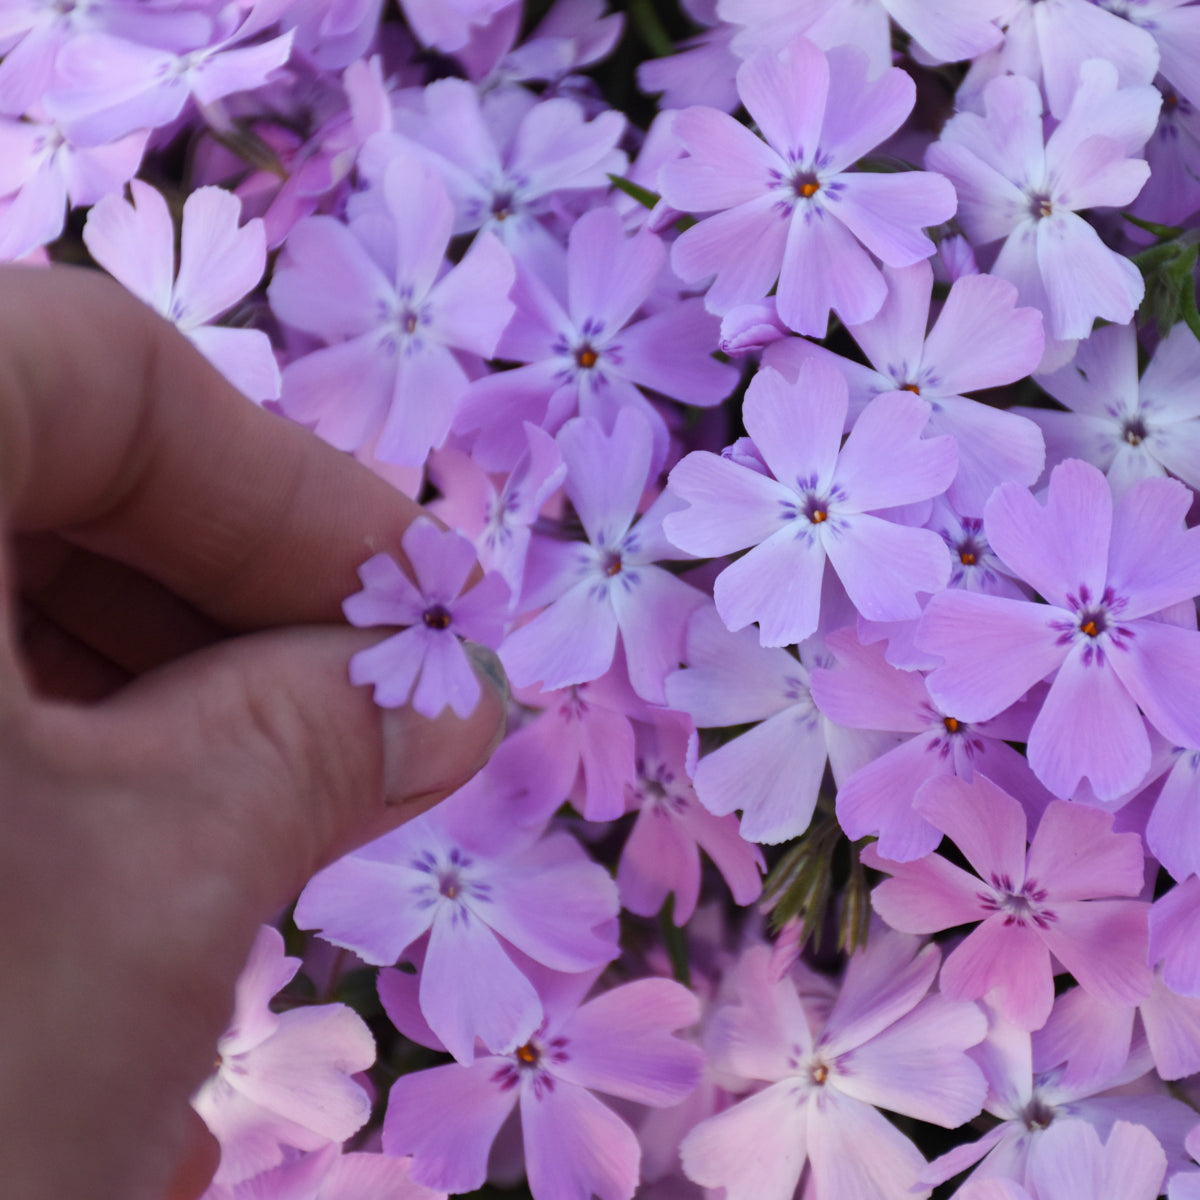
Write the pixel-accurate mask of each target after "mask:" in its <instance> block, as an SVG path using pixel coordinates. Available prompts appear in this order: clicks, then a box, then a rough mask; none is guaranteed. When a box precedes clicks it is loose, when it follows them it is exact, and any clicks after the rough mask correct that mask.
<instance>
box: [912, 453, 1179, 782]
mask: <svg viewBox="0 0 1200 1200" xmlns="http://www.w3.org/2000/svg"><path fill="white" fill-rule="evenodd" d="M1192 500H1193V494H1192V492H1191V490H1190V489H1189V488H1186V487H1184V485H1183V484H1181V483H1177V482H1176V481H1174V480H1170V479H1146V480H1142V481H1141V482H1140V483H1138V484H1135V485H1134V486H1133V487H1132V488H1130V489H1129V490H1128V491H1127V492H1126V493H1125V494H1124V496H1122V497H1121V499H1120V500H1119V501H1118V502H1117V503H1116V504H1115V506H1114V503H1113V498H1112V492H1111V490H1110V488H1109V485H1108V481H1107V480H1106V479H1105V478H1104V476H1103V475H1102V474H1101V473H1100V471H1098V470H1097V469H1096V468H1095V467H1093V466H1091V465H1090V464H1089V463H1085V462H1081V461H1080V460H1078V459H1070V460H1068V461H1067V462H1065V463H1063V464H1061V465H1060V466H1058V467H1055V469H1054V471H1053V472H1052V473H1051V475H1050V486H1049V489H1048V491H1047V494H1046V503H1045V505H1041V504H1039V503H1038V502H1037V500H1036V499H1035V498H1034V496H1033V494H1032V493H1031V492H1030V491H1029V490H1028V489H1027V488H1022V487H1018V486H1017V485H1016V484H1004V485H1003V486H1001V487H999V488H997V489H996V492H995V494H994V495H993V496H992V498H991V500H989V501H988V505H987V508H986V509H985V512H984V526H985V528H986V530H987V537H988V541H989V542H990V543H991V545H992V548H993V550H995V552H996V553H997V554H998V555H999V556H1000V558H1001V559H1003V561H1004V562H1005V563H1007V565H1008V566H1009V568H1010V569H1011V570H1012V572H1013V574H1014V575H1015V576H1016V577H1018V578H1020V579H1023V580H1025V581H1027V582H1028V583H1029V584H1030V586H1032V587H1033V589H1034V590H1035V591H1036V592H1037V593H1038V594H1039V595H1041V596H1044V597H1045V599H1046V601H1047V603H1045V604H1035V603H1033V602H1032V601H1024V600H1010V599H1006V598H1005V597H1002V596H987V595H981V594H978V593H971V592H964V591H961V590H959V591H947V592H943V593H942V594H940V595H938V596H934V597H933V599H932V600H930V602H929V605H928V607H927V608H926V610H925V614H924V616H923V617H922V619H921V628H920V631H919V633H918V636H917V642H918V645H920V646H922V647H923V648H924V649H926V650H929V651H931V652H932V653H934V654H939V655H941V656H942V658H943V659H944V660H945V663H944V665H943V666H941V667H939V668H938V669H937V670H935V671H933V672H932V673H931V674H930V676H929V692H930V695H931V696H933V697H934V699H935V700H936V701H937V703H938V704H939V706H940V707H941V708H942V709H943V710H944V711H945V712H949V713H954V714H955V715H956V716H957V717H959V718H960V719H961V720H965V721H983V720H987V719H988V718H990V717H994V716H996V715H997V714H999V713H1001V712H1003V711H1004V709H1006V708H1007V707H1008V706H1009V705H1010V704H1012V703H1013V702H1014V701H1016V700H1018V699H1020V697H1021V696H1023V695H1024V694H1025V693H1026V692H1027V691H1028V690H1029V689H1030V688H1031V687H1033V685H1034V684H1036V683H1038V682H1039V681H1040V680H1042V679H1045V678H1047V677H1049V676H1051V675H1053V682H1052V683H1051V685H1050V690H1049V692H1048V694H1047V695H1046V699H1045V701H1044V703H1043V704H1042V706H1041V710H1040V711H1039V713H1038V715H1037V718H1036V719H1035V720H1034V722H1033V727H1032V729H1031V730H1030V734H1029V742H1028V758H1029V765H1030V766H1031V767H1032V768H1033V770H1034V773H1035V774H1036V775H1037V777H1038V778H1039V779H1040V780H1041V781H1042V783H1044V784H1045V785H1046V787H1047V788H1049V789H1050V791H1051V792H1053V793H1054V794H1055V795H1056V796H1063V797H1069V796H1071V795H1073V794H1074V792H1075V790H1076V789H1077V788H1078V787H1079V784H1080V781H1081V780H1082V779H1083V778H1084V777H1086V778H1087V779H1088V781H1089V782H1090V784H1091V787H1092V789H1093V791H1094V792H1095V794H1096V796H1097V797H1099V798H1100V799H1102V800H1103V799H1113V798H1115V797H1117V796H1120V795H1122V794H1124V793H1126V792H1129V791H1131V790H1132V789H1134V788H1136V787H1137V786H1138V784H1139V783H1141V782H1142V780H1143V779H1144V778H1145V777H1146V773H1147V771H1148V770H1149V767H1150V739H1149V737H1148V735H1147V732H1146V723H1145V722H1146V720H1148V721H1149V722H1150V723H1151V725H1153V726H1154V727H1155V728H1156V729H1157V730H1158V731H1159V732H1160V733H1161V734H1162V735H1163V736H1164V737H1166V738H1168V739H1169V740H1170V741H1172V742H1173V743H1175V744H1176V745H1180V746H1200V708H1198V707H1197V705H1196V704H1195V696H1194V685H1195V681H1196V680H1197V679H1200V633H1197V632H1196V631H1195V616H1194V612H1193V615H1192V619H1191V627H1190V628H1188V627H1186V626H1184V627H1181V626H1180V625H1177V624H1172V623H1171V621H1169V620H1166V619H1162V618H1160V616H1159V614H1164V616H1165V615H1166V610H1168V609H1170V608H1171V607H1172V606H1173V605H1177V604H1179V603H1180V602H1183V601H1190V600H1191V598H1192V597H1193V596H1195V595H1196V594H1197V592H1200V529H1191V530H1189V529H1186V528H1185V526H1184V517H1185V515H1186V513H1187V510H1188V508H1189V507H1190V506H1191V504H1192ZM1139 709H1140V710H1141V711H1140V712H1139ZM1143 714H1145V720H1143Z"/></svg>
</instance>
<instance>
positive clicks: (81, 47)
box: [46, 0, 293, 142]
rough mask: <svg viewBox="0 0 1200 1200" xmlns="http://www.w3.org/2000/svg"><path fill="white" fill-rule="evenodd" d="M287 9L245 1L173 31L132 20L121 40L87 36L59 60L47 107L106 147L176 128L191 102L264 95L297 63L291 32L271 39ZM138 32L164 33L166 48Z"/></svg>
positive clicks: (271, 0)
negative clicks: (139, 132)
mask: <svg viewBox="0 0 1200 1200" xmlns="http://www.w3.org/2000/svg"><path fill="white" fill-rule="evenodd" d="M283 7H284V5H283V4H281V3H280V0H246V2H245V3H238V4H225V5H220V6H213V7H212V8H210V9H209V10H208V11H207V12H205V11H204V10H203V9H201V7H200V6H199V5H193V6H192V11H191V12H190V13H188V14H187V15H188V17H190V20H186V21H180V22H178V23H176V25H175V27H174V28H173V29H170V28H168V29H166V30H164V29H162V28H161V27H156V23H155V22H154V21H151V22H149V23H148V25H145V26H139V23H138V22H134V21H131V20H130V19H129V17H128V16H126V18H125V20H124V21H123V22H121V24H120V26H119V28H120V36H119V35H118V34H117V33H114V32H102V31H89V32H81V33H80V34H79V35H78V36H76V37H73V38H71V39H70V40H69V41H67V42H66V44H65V45H63V46H62V48H61V49H60V50H59V52H58V54H57V55H56V56H55V61H54V72H55V84H54V87H53V90H52V91H51V92H50V93H49V95H48V96H47V98H46V100H47V105H48V107H49V109H50V111H51V113H52V114H53V115H54V116H55V117H57V118H59V119H60V120H63V121H69V122H71V124H72V125H73V126H74V127H75V128H76V129H78V130H80V131H83V132H85V133H86V135H87V136H88V137H89V138H90V139H91V140H92V141H93V142H106V141H111V140H113V139H115V138H120V137H123V136H124V135H125V134H127V133H130V132H131V131H133V130H135V129H145V128H155V127H158V126H163V125H167V124H169V123H170V122H171V121H173V120H175V118H176V117H178V116H179V115H180V113H182V112H183V110H184V107H185V106H186V105H187V104H188V101H189V100H194V101H195V102H196V104H197V105H201V106H213V105H215V104H217V103H218V102H219V101H221V100H223V99H224V98H225V97H227V96H229V95H231V94H233V93H234V92H240V91H246V90H249V89H252V88H259V87H262V86H263V85H264V84H265V83H266V82H267V79H268V78H269V77H270V76H271V75H272V74H273V73H274V72H275V71H276V70H278V68H280V67H282V66H283V64H284V63H286V62H287V60H288V58H289V57H290V56H291V52H292V37H293V33H292V31H291V30H288V31H286V32H284V33H279V34H277V36H275V37H264V35H265V34H267V33H268V32H269V31H270V30H271V29H272V27H275V26H277V24H278V21H279V17H280V12H281V10H282V9H283ZM180 15H182V14H180ZM139 28H142V29H144V30H145V31H146V32H148V33H150V35H151V37H152V38H153V36H154V34H156V33H157V34H158V35H159V36H160V37H161V38H162V42H161V44H155V42H154V41H151V42H150V43H149V44H147V43H146V42H142V41H140V40H135V38H134V37H132V36H129V35H131V34H134V32H135V31H136V30H138V29H139ZM164 35H165V36H164Z"/></svg>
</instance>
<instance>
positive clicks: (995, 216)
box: [925, 5, 1161, 362]
mask: <svg viewBox="0 0 1200 1200" xmlns="http://www.w3.org/2000/svg"><path fill="white" fill-rule="evenodd" d="M1039 7H1043V8H1049V7H1053V6H1049V5H1042V6H1039ZM1080 7H1085V6H1084V5H1080ZM1086 7H1089V8H1090V7H1091V6H1090V5H1089V6H1086ZM1093 11H1094V10H1093ZM1160 99H1161V98H1160V96H1159V94H1158V92H1157V90H1156V89H1154V88H1153V87H1150V86H1148V85H1147V86H1144V87H1138V88H1120V87H1119V86H1118V76H1117V70H1116V68H1115V67H1114V66H1113V65H1112V64H1111V63H1108V62H1104V61H1100V60H1096V61H1092V62H1088V63H1086V64H1085V65H1084V68H1083V70H1082V72H1081V75H1080V79H1079V86H1078V89H1077V90H1076V92H1075V95H1074V98H1073V100H1072V101H1071V107H1070V110H1069V111H1068V112H1067V113H1066V115H1065V116H1064V117H1063V120H1062V122H1061V123H1060V124H1059V125H1058V126H1057V128H1055V129H1054V131H1053V132H1052V133H1050V135H1049V136H1048V137H1047V136H1046V134H1045V133H1044V132H1043V120H1042V101H1041V97H1040V95H1039V94H1038V89H1037V85H1036V84H1035V83H1033V81H1032V80H1029V79H1025V78H1022V77H1021V76H1019V75H1013V76H1005V77H1003V78H1000V79H994V80H992V82H991V83H989V84H988V86H987V88H986V89H985V91H984V103H985V105H986V109H987V115H986V117H984V116H979V115H978V114H977V113H973V112H959V113H958V114H957V115H956V116H954V117H952V118H951V120H950V121H949V122H948V123H947V125H946V127H945V128H944V129H943V130H942V136H941V139H940V140H939V141H937V142H935V143H934V145H932V146H931V147H930V148H929V152H928V153H927V154H926V156H925V161H926V163H927V164H928V165H929V166H930V167H932V168H933V169H934V170H937V171H941V172H942V173H943V174H944V175H947V176H949V178H950V179H951V180H952V181H953V183H954V186H955V187H956V188H957V189H958V193H959V197H960V203H959V212H958V221H959V223H960V224H961V225H962V227H963V231H964V232H965V233H966V235H967V236H968V237H969V238H970V239H971V242H972V243H973V244H974V245H975V246H986V245H990V244H991V243H993V242H998V241H1001V240H1003V245H1002V246H1001V247H1000V252H999V255H998V257H997V259H996V262H995V266H994V267H993V268H992V271H993V274H995V275H999V276H1000V277H1001V278H1002V279H1007V280H1009V281H1010V282H1011V283H1013V284H1015V285H1016V288H1017V295H1018V298H1019V301H1020V303H1021V304H1028V305H1032V306H1033V307H1035V308H1040V309H1041V310H1042V312H1043V314H1044V315H1045V317H1046V332H1047V335H1048V339H1049V338H1053V339H1057V340H1058V341H1060V342H1061V341H1066V340H1070V339H1075V338H1082V337H1086V336H1087V335H1088V334H1089V333H1090V332H1091V330H1092V323H1093V321H1094V320H1095V318H1096V317H1103V318H1104V319H1105V320H1109V321H1115V322H1118V323H1120V324H1124V323H1126V322H1128V321H1129V320H1131V319H1132V317H1133V313H1134V310H1135V309H1136V308H1137V306H1138V304H1139V303H1140V302H1141V299H1142V294H1143V292H1144V284H1143V281H1142V277H1141V274H1140V273H1139V271H1138V269H1137V267H1135V266H1134V265H1133V263H1131V262H1130V261H1129V260H1128V259H1127V258H1124V257H1122V256H1121V255H1120V254H1117V253H1116V252H1115V251H1113V250H1110V249H1109V248H1108V247H1107V246H1105V245H1104V243H1103V242H1102V241H1101V240H1100V236H1099V234H1097V233H1096V231H1095V229H1093V228H1092V226H1091V225H1089V224H1088V223H1087V222H1086V221H1085V220H1084V219H1083V217H1081V216H1079V215H1078V214H1079V211H1080V210H1082V209H1090V208H1098V207H1121V206H1123V205H1126V204H1128V203H1130V201H1132V200H1133V198H1134V197H1135V196H1136V195H1137V194H1138V192H1139V191H1140V190H1141V187H1142V184H1144V183H1145V182H1146V177H1147V176H1148V174H1149V171H1150V168H1149V167H1148V166H1147V165H1146V163H1145V162H1144V161H1143V160H1142V159H1140V158H1135V157H1133V156H1134V155H1135V154H1136V153H1137V152H1138V151H1139V150H1140V149H1141V148H1142V146H1144V145H1145V144H1146V141H1147V140H1148V139H1149V137H1150V135H1151V133H1153V132H1154V123H1155V120H1156V119H1157V117H1158V108H1159V103H1160ZM1052 349H1053V353H1054V355H1055V356H1056V357H1057V361H1058V362H1062V361H1063V356H1064V353H1065V356H1066V357H1069V350H1070V348H1069V347H1053V348H1052V347H1051V346H1050V345H1049V344H1048V345H1047V354H1048V356H1049V355H1050V353H1051V351H1052Z"/></svg>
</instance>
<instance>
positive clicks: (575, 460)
mask: <svg viewBox="0 0 1200 1200" xmlns="http://www.w3.org/2000/svg"><path fill="white" fill-rule="evenodd" d="M558 445H559V449H560V450H561V451H562V456H563V461H564V462H565V463H566V464H567V481H566V483H565V485H564V487H565V490H566V493H567V496H568V497H569V499H570V500H571V503H572V504H573V505H574V506H575V511H576V512H577V513H578V514H579V519H580V521H581V522H582V523H583V528H584V532H585V533H586V534H587V537H588V541H587V542H563V541H551V540H549V539H540V540H538V541H535V542H534V544H533V545H532V546H531V548H530V555H529V560H530V566H529V567H528V568H527V570H526V576H525V594H524V595H523V597H522V600H521V604H522V607H523V608H525V609H527V610H528V609H533V608H537V607H540V606H542V605H545V607H544V608H543V609H542V611H541V612H539V613H538V614H537V616H535V617H534V618H533V620H531V621H529V622H528V623H527V624H525V625H522V626H521V627H520V628H519V629H517V630H516V631H515V632H513V633H511V634H509V636H508V637H507V638H506V639H505V642H504V645H503V646H502V647H501V648H500V658H501V660H502V661H503V663H504V668H505V670H506V671H507V672H508V673H509V676H510V677H511V678H512V680H513V682H514V683H516V684H517V685H519V686H521V685H525V684H531V683H537V682H539V681H540V682H541V684H542V686H543V688H545V689H554V688H561V687H567V686H569V685H571V684H576V683H587V682H589V681H591V680H593V679H597V678H599V677H600V676H601V675H603V674H604V673H605V672H606V671H607V670H608V669H609V667H610V666H611V665H612V662H613V656H614V654H615V653H616V648H617V635H618V633H619V634H620V638H621V644H622V645H623V647H624V651H625V660H626V662H627V663H628V666H629V679H630V682H631V683H632V684H633V688H634V691H636V692H637V694H638V695H639V696H641V697H642V698H643V699H645V700H649V701H651V702H652V703H657V704H661V703H663V702H664V700H665V696H664V694H663V679H664V677H665V676H666V674H667V672H668V671H669V670H671V669H672V668H673V667H674V666H675V664H676V663H678V662H679V660H680V658H681V656H682V653H683V641H684V633H685V631H686V628H687V622H688V618H689V617H690V616H691V614H692V613H693V612H695V610H696V609H697V608H699V607H700V605H701V604H703V603H704V594H703V593H702V592H700V591H698V590H697V589H696V588H693V587H690V586H689V585H688V584H686V583H684V582H683V580H682V579H680V578H679V577H678V576H676V575H672V574H671V573H670V572H669V571H667V570H666V569H665V568H663V567H660V566H657V565H656V563H657V562H658V561H659V560H660V559H670V558H680V557H683V556H682V555H680V553H679V551H678V550H676V549H675V547H674V546H672V545H671V544H670V543H669V542H668V541H667V539H666V537H665V536H664V535H663V531H662V519H663V515H664V514H665V513H667V512H669V511H670V510H671V508H672V507H673V505H674V504H675V500H674V498H673V497H671V496H669V495H667V494H666V493H664V494H663V495H662V496H661V497H660V498H659V500H658V501H657V502H656V503H655V504H654V506H653V507H652V508H651V509H650V510H649V511H647V512H646V513H645V514H644V515H643V516H642V517H641V518H640V520H636V523H635V519H636V518H637V511H638V504H639V503H640V501H641V499H642V494H643V492H644V491H645V489H646V487H647V485H648V484H649V483H650V482H651V452H652V451H651V431H650V426H649V423H648V422H647V421H646V419H645V417H643V416H642V415H641V413H639V412H637V411H636V409H633V408H630V407H624V408H621V409H620V410H619V411H618V413H617V417H616V422H615V426H614V428H613V432H612V434H611V435H610V434H606V433H605V431H604V428H603V426H601V425H600V423H599V422H598V421H594V420H592V419H591V418H590V417H576V418H575V419H574V420H571V421H568V422H567V423H566V425H564V426H563V428H562V430H561V432H560V433H559V435H558Z"/></svg>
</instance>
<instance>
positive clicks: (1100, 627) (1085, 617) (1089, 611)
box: [1079, 608, 1108, 638]
mask: <svg viewBox="0 0 1200 1200" xmlns="http://www.w3.org/2000/svg"><path fill="white" fill-rule="evenodd" d="M1107 628H1108V618H1107V617H1106V616H1105V614H1104V609H1102V608H1085V609H1084V610H1083V612H1081V613H1080V614H1079V632H1080V633H1086V634H1087V635H1088V637H1090V638H1094V637H1099V636H1100V635H1101V634H1102V633H1103V632H1104V631H1105V630H1106V629H1107Z"/></svg>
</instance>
